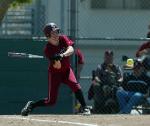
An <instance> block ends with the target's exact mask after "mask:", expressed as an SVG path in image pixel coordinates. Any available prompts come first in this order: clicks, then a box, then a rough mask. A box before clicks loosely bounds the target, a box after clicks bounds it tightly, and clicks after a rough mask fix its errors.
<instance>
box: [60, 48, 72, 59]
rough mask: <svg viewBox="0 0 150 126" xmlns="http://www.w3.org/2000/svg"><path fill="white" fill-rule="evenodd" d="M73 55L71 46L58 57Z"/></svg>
mask: <svg viewBox="0 0 150 126" xmlns="http://www.w3.org/2000/svg"><path fill="white" fill-rule="evenodd" d="M73 53H74V48H73V47H72V46H68V47H67V50H66V51H65V52H64V53H62V54H60V55H61V57H67V56H70V55H72V54H73Z"/></svg>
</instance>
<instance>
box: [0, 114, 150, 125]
mask: <svg viewBox="0 0 150 126" xmlns="http://www.w3.org/2000/svg"><path fill="white" fill-rule="evenodd" d="M0 126H150V115H91V116H83V115H30V116H28V117H22V116H19V115H1V116H0Z"/></svg>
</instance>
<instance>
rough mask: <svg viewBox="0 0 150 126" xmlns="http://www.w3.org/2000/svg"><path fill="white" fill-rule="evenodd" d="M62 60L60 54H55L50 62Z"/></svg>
mask: <svg viewBox="0 0 150 126" xmlns="http://www.w3.org/2000/svg"><path fill="white" fill-rule="evenodd" d="M62 58H63V55H62V54H55V55H54V56H53V57H52V58H51V60H53V61H59V60H62Z"/></svg>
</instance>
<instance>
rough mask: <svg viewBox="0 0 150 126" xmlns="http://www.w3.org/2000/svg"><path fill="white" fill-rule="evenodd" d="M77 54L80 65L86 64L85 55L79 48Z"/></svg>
mask: <svg viewBox="0 0 150 126" xmlns="http://www.w3.org/2000/svg"><path fill="white" fill-rule="evenodd" d="M75 54H76V56H77V59H78V64H84V55H83V53H82V52H81V50H80V49H79V48H77V49H76V51H75Z"/></svg>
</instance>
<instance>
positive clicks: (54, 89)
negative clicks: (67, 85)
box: [21, 72, 61, 116]
mask: <svg viewBox="0 0 150 126" xmlns="http://www.w3.org/2000/svg"><path fill="white" fill-rule="evenodd" d="M59 77H60V76H59V75H54V74H51V73H50V72H49V73H48V97H47V98H45V99H41V100H39V101H37V102H34V101H29V102H28V103H27V104H26V105H25V107H24V108H23V109H22V111H21V115H22V116H27V115H28V114H29V113H30V112H31V111H32V110H33V109H34V108H36V107H41V106H48V105H49V106H52V105H54V104H55V103H56V100H57V95H58V89H59V85H60V81H61V80H60V78H59Z"/></svg>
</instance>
